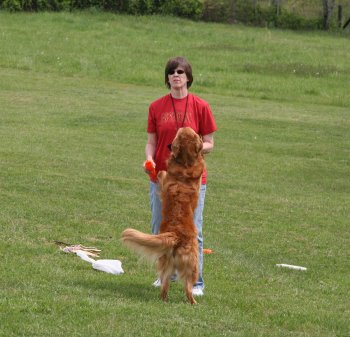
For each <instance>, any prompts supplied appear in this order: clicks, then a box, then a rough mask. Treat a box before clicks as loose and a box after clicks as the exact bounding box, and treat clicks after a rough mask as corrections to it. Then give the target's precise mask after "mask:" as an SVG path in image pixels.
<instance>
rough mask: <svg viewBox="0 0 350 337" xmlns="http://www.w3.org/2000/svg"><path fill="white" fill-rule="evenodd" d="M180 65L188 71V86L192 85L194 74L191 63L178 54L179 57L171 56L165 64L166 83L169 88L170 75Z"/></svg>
mask: <svg viewBox="0 0 350 337" xmlns="http://www.w3.org/2000/svg"><path fill="white" fill-rule="evenodd" d="M178 67H181V68H183V70H184V71H185V73H186V76H187V79H188V82H187V88H189V87H190V86H191V85H192V82H193V76H192V67H191V64H190V63H189V62H188V61H187V60H186V59H185V58H184V57H180V56H177V57H174V58H171V59H170V60H169V61H168V62H167V64H166V66H165V85H166V86H167V87H168V88H169V89H170V84H169V78H168V75H169V73H170V72H171V71H174V70H175V69H176V68H178Z"/></svg>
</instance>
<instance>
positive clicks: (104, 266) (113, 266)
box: [76, 251, 124, 275]
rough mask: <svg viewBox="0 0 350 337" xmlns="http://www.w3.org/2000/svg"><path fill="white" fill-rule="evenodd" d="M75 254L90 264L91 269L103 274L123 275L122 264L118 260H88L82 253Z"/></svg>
mask: <svg viewBox="0 0 350 337" xmlns="http://www.w3.org/2000/svg"><path fill="white" fill-rule="evenodd" d="M76 254H77V255H78V256H79V257H80V258H81V259H82V260H84V261H86V262H89V263H91V264H92V268H94V269H96V270H100V271H104V272H105V273H110V274H114V275H119V274H124V270H123V268H122V263H121V262H120V261H119V260H97V261H95V260H94V259H92V258H90V257H89V256H87V255H86V254H85V253H84V252H83V251H77V252H76Z"/></svg>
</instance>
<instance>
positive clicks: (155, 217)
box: [150, 182, 207, 289]
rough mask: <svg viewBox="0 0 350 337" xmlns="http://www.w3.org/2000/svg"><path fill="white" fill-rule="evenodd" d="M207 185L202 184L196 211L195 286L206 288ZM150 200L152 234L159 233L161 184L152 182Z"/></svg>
mask: <svg viewBox="0 0 350 337" xmlns="http://www.w3.org/2000/svg"><path fill="white" fill-rule="evenodd" d="M206 189H207V185H201V188H200V193H199V199H198V206H197V208H196V209H195V211H194V219H193V220H194V223H195V225H196V227H197V231H198V249H199V252H198V253H199V254H198V260H199V261H198V262H199V266H198V272H199V275H198V280H197V282H196V284H195V285H194V286H195V287H200V288H202V289H204V280H203V230H202V227H203V209H204V199H205V192H206ZM150 201H151V211H152V234H158V233H159V229H160V223H161V222H162V203H161V201H160V196H159V185H158V184H155V183H153V182H150Z"/></svg>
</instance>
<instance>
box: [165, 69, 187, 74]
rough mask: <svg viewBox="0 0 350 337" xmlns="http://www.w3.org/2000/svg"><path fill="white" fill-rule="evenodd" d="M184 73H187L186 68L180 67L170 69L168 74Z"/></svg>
mask: <svg viewBox="0 0 350 337" xmlns="http://www.w3.org/2000/svg"><path fill="white" fill-rule="evenodd" d="M184 73H185V70H182V69H178V70H170V71H169V73H168V74H169V75H174V74H178V75H182V74H184Z"/></svg>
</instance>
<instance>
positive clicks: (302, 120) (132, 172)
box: [0, 13, 350, 337]
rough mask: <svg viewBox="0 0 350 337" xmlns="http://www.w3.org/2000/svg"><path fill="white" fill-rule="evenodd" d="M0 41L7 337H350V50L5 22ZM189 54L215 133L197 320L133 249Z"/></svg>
mask: <svg viewBox="0 0 350 337" xmlns="http://www.w3.org/2000/svg"><path fill="white" fill-rule="evenodd" d="M0 36H1V48H0V205H1V207H0V226H1V234H0V238H1V246H0V258H1V264H0V280H1V288H0V322H1V324H0V336H1V337H14V336H55V337H56V336H66V335H70V336H123V337H124V336H147V337H157V336H181V337H196V336H201V337H203V336H211V337H212V336H247V337H250V336H269V337H270V336H293V337H294V336H317V337H319V336H327V337H329V336H349V333H350V328H349V318H350V307H349V300H348V290H349V288H350V279H349V257H350V256H349V244H350V232H349V228H348V226H349V217H350V214H349V204H350V194H349V192H350V183H349V173H350V151H349V149H350V121H349V120H350V119H349V108H350V95H349V73H350V68H349V63H348V58H347V56H348V55H349V52H350V47H349V46H350V45H349V43H348V41H349V40H348V38H345V37H342V36H337V35H330V34H326V33H319V32H318V33H295V32H288V31H285V32H283V31H277V30H266V29H255V28H245V27H242V26H228V25H218V24H204V23H194V22H190V21H183V20H179V19H171V18H159V17H139V18H134V17H128V16H115V15H110V14H98V13H97V14H96V13H95V14H94V15H92V14H88V13H75V14H67V13H60V14H48V13H42V14H15V15H13V14H5V13H0ZM178 54H180V55H184V56H187V57H188V58H189V59H190V60H191V61H192V63H193V68H194V71H195V74H194V75H195V82H194V85H193V89H192V91H193V92H195V93H197V94H199V95H200V96H201V97H203V98H205V99H206V100H208V101H209V102H210V104H211V106H212V109H213V111H214V114H215V117H216V120H217V124H218V128H219V130H218V132H217V134H216V135H215V142H216V144H215V151H214V152H213V153H212V154H210V155H208V156H207V157H206V159H207V165H208V169H209V180H208V193H207V199H206V208H205V229H204V234H205V246H206V247H207V248H212V249H214V250H215V254H213V255H209V256H205V271H204V276H205V281H206V291H205V296H204V297H203V298H200V299H199V300H198V302H199V304H198V305H197V306H195V307H191V306H190V305H188V304H187V303H186V300H185V296H184V294H183V291H182V287H181V286H180V285H178V284H174V285H172V287H171V292H170V301H169V303H166V304H165V303H163V302H161V301H160V300H159V292H158V290H156V289H154V288H152V286H151V283H152V282H153V280H154V278H155V273H154V268H153V267H152V266H148V265H146V264H144V263H142V262H140V261H139V260H138V257H137V256H135V255H134V254H132V253H130V252H129V251H128V250H127V249H126V248H125V247H123V246H122V245H121V242H120V241H119V237H120V233H121V232H122V230H123V229H125V228H126V227H129V226H133V227H136V228H138V229H141V230H143V231H147V232H149V231H150V211H149V200H148V182H147V178H146V176H145V175H144V174H143V172H142V169H141V164H142V162H143V159H144V145H145V141H146V118H147V109H148V104H149V103H150V102H151V101H152V100H153V99H155V98H157V97H158V96H160V95H162V94H163V93H165V92H166V89H165V87H164V86H163V76H162V74H163V67H164V64H165V62H166V60H167V59H168V58H169V57H171V56H174V55H178ZM294 70H295V71H294ZM54 240H62V241H67V242H72V243H82V244H85V245H95V246H97V247H99V248H100V249H102V254H101V258H115V259H120V260H121V261H122V263H123V268H124V269H125V274H124V275H122V276H113V275H109V274H105V273H100V272H96V271H94V270H93V269H92V268H91V266H90V265H89V264H88V263H86V262H84V261H82V260H80V259H79V258H78V257H75V256H73V255H68V254H64V253H62V252H60V251H59V250H58V248H57V247H56V246H55V245H54V244H53V241H54ZM276 263H290V264H297V265H302V266H306V267H307V268H308V270H307V272H298V271H291V270H282V269H278V268H277V267H275V264H276Z"/></svg>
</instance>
